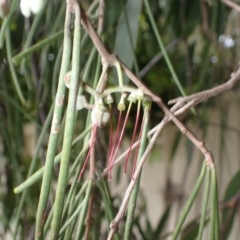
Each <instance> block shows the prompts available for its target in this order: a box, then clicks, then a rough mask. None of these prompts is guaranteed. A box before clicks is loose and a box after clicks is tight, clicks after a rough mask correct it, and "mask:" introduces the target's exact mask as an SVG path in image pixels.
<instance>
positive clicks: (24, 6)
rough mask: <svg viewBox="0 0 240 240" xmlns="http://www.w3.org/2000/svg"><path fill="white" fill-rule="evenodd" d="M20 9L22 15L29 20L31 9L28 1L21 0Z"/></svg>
mask: <svg viewBox="0 0 240 240" xmlns="http://www.w3.org/2000/svg"><path fill="white" fill-rule="evenodd" d="M20 9H21V12H22V15H23V16H24V17H26V18H29V17H30V15H31V9H30V6H29V0H21V2H20Z"/></svg>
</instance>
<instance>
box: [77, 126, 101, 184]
mask: <svg viewBox="0 0 240 240" xmlns="http://www.w3.org/2000/svg"><path fill="white" fill-rule="evenodd" d="M97 128H98V126H97V125H94V127H93V130H92V135H91V140H90V147H89V150H88V154H87V157H86V159H85V161H84V163H83V167H82V170H81V172H80V174H79V177H78V181H79V180H80V179H81V178H82V175H83V172H84V170H85V168H86V165H87V162H88V160H89V157H90V153H91V151H92V147H93V144H94V142H95V139H96V135H97Z"/></svg>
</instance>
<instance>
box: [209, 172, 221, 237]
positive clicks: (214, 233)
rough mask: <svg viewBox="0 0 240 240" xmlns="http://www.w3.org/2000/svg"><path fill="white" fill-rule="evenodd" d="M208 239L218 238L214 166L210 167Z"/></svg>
mask: <svg viewBox="0 0 240 240" xmlns="http://www.w3.org/2000/svg"><path fill="white" fill-rule="evenodd" d="M210 239H211V240H219V219H218V196H217V178H216V170H215V167H212V168H211V216H210Z"/></svg>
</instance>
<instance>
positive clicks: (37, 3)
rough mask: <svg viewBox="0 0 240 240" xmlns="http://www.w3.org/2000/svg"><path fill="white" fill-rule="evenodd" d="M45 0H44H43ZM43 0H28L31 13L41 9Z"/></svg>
mask: <svg viewBox="0 0 240 240" xmlns="http://www.w3.org/2000/svg"><path fill="white" fill-rule="evenodd" d="M45 1H46V0H45ZM43 5H44V0H34V1H33V0H29V7H30V9H31V12H32V13H33V14H38V13H40V12H41V10H42V9H43Z"/></svg>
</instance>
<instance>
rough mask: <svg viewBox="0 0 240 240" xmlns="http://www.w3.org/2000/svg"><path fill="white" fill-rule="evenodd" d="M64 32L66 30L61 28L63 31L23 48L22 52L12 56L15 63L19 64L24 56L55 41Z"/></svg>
mask: <svg viewBox="0 0 240 240" xmlns="http://www.w3.org/2000/svg"><path fill="white" fill-rule="evenodd" d="M63 33H64V31H63V30H61V31H59V32H57V33H55V34H53V35H51V36H50V37H48V38H44V40H41V41H39V42H38V43H36V44H34V45H32V46H31V47H29V48H27V49H25V50H23V51H22V52H20V53H18V54H17V55H15V56H14V57H13V58H12V61H13V62H14V64H18V63H19V62H20V61H21V60H22V59H23V58H25V57H27V56H29V55H30V54H32V53H34V52H36V51H37V50H39V49H41V48H43V47H44V46H46V45H48V44H51V43H52V42H54V41H55V40H56V39H58V38H59V37H61V36H62V35H63Z"/></svg>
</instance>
